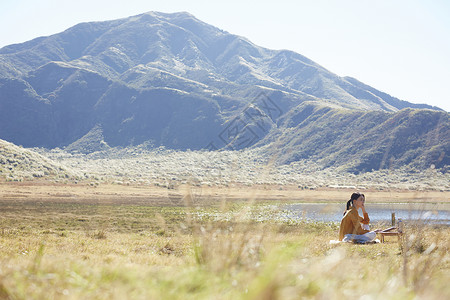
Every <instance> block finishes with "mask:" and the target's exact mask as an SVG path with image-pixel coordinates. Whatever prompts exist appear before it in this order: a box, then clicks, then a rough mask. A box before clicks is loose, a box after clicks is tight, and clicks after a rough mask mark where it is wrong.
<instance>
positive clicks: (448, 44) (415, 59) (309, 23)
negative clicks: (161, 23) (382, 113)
mask: <svg viewBox="0 0 450 300" xmlns="http://www.w3.org/2000/svg"><path fill="white" fill-rule="evenodd" d="M147 11H162V12H177V11H187V12H190V13H191V14H193V15H194V16H196V17H197V18H199V19H200V20H202V21H205V22H207V23H209V24H212V25H214V26H217V27H219V28H221V29H224V30H226V31H228V32H230V33H233V34H237V35H241V36H245V37H247V38H248V39H250V40H251V41H252V42H254V43H255V44H257V45H259V46H263V47H267V48H271V49H289V50H293V51H296V52H298V53H301V54H303V55H305V56H307V57H308V58H310V59H312V60H314V61H315V62H317V63H319V64H320V65H322V66H323V67H325V68H327V69H328V70H330V71H332V72H334V73H336V74H338V75H340V76H352V77H355V78H357V79H359V80H360V81H362V82H364V83H366V84H369V85H371V86H373V87H375V88H377V89H379V90H382V91H384V92H386V93H389V94H391V95H392V96H395V97H398V98H400V99H403V100H408V101H410V102H414V103H427V104H431V105H436V106H439V107H441V108H443V109H445V110H447V111H450V1H448V0H429V1H426V0H327V1H325V0H310V1H306V0H296V1H295V0H292V1H285V0H273V1H265V0H259V1H244V0H240V1H236V0H227V1H225V0H224V1H220V2H217V1H212V0H210V1H202V0H158V1H153V0H126V1H114V0H74V1H72V0H0V47H3V46H5V45H9V44H13V43H20V42H24V41H27V40H30V39H32V38H35V37H38V36H45V35H50V34H54V33H58V32H61V31H63V30H65V29H67V28H68V27H71V26H73V25H75V24H77V23H80V22H86V21H101V20H108V19H116V18H121V17H127V16H131V15H137V14H140V13H143V12H147Z"/></svg>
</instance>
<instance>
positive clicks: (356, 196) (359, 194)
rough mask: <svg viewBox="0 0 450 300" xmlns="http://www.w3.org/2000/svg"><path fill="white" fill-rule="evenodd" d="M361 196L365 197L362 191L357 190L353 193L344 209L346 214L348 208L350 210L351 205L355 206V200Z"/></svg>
mask: <svg viewBox="0 0 450 300" xmlns="http://www.w3.org/2000/svg"><path fill="white" fill-rule="evenodd" d="M361 196H363V197H364V194H361V193H360V192H356V193H353V194H352V196H351V197H350V200H348V201H347V209H346V210H345V211H344V215H345V213H346V212H347V210H349V209H350V207H351V206H353V200H356V199H358V198H359V197H361Z"/></svg>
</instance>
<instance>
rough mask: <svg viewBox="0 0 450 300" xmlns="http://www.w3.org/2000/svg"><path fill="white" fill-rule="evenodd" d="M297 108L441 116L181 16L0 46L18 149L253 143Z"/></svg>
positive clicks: (3, 99) (147, 16)
mask: <svg viewBox="0 0 450 300" xmlns="http://www.w3.org/2000/svg"><path fill="white" fill-rule="evenodd" d="M306 102H313V104H314V105H316V106H323V105H325V106H326V107H328V108H330V109H332V108H342V109H351V110H360V111H362V112H368V113H370V115H371V114H372V112H374V113H373V114H376V111H379V112H383V111H385V112H393V113H395V112H398V111H399V110H401V109H408V108H426V109H435V110H436V111H439V108H435V107H432V106H429V105H426V104H413V103H409V102H407V101H403V100H399V99H397V98H394V97H392V96H390V95H388V94H387V93H384V92H381V91H378V90H376V89H375V88H372V87H370V86H368V85H366V84H364V83H361V82H359V81H358V80H356V79H354V78H351V77H340V76H337V75H336V74H334V73H332V72H330V71H328V70H327V69H325V68H324V67H322V66H320V65H319V64H317V63H315V62H313V61H311V60H310V59H308V58H306V57H305V56H303V55H301V54H298V53H295V52H293V51H289V50H271V49H267V48H264V47H259V46H257V45H255V44H253V43H252V42H251V41H249V40H248V39H246V38H244V37H240V36H237V35H233V34H230V33H228V32H226V31H223V30H221V29H219V28H217V27H214V26H212V25H209V24H206V23H204V22H202V21H200V20H198V19H196V18H195V17H194V16H192V15H191V14H189V13H173V14H166V13H158V12H149V13H144V14H140V15H137V16H132V17H128V18H122V19H118V20H110V21H102V22H89V23H81V24H77V25H75V26H73V27H71V28H69V29H67V30H65V31H63V32H61V33H59V34H55V35H51V36H49V37H39V38H36V39H33V40H31V41H28V42H25V43H22V44H15V45H9V46H6V47H3V48H1V49H0V138H2V139H5V140H8V141H10V142H13V143H15V144H19V145H24V146H26V147H46V148H55V147H60V148H63V147H68V149H71V150H73V151H76V149H77V147H79V150H80V151H91V150H92V151H95V149H102V147H126V146H135V145H138V144H142V143H150V144H153V145H155V146H161V145H162V146H166V147H169V148H174V149H181V150H183V149H193V150H196V149H197V150H198V149H222V148H223V149H225V148H229V149H241V148H243V147H254V146H262V145H265V144H267V143H269V141H271V140H276V139H277V138H276V137H275V136H274V135H276V133H277V132H278V134H286V132H288V131H289V130H291V129H290V127H288V126H286V124H288V123H289V122H290V121H288V120H286V116H292V117H294V116H296V114H295V113H294V111H295V109H297V107H298V106H299V105H302V103H306ZM267 105H268V106H267ZM304 112H305V111H304ZM310 112H311V113H312V115H311V118H312V117H315V118H318V119H320V118H319V116H317V115H315V110H314V109H310ZM272 113H273V114H274V115H272ZM323 113H324V114H326V109H323ZM400 113H401V112H400ZM443 113H444V114H445V112H443ZM371 116H372V115H371ZM447 116H448V114H447ZM444 119H445V118H444ZM292 121H293V120H291V122H292ZM446 122H448V118H447V119H446ZM294 123H295V121H294ZM231 125H232V126H231ZM230 126H231V127H230ZM233 126H234V127H233ZM430 126H431V127H430V128H428V130H429V131H433V130H435V129H436V128H435V127H433V126H437V125H436V124H434V125H433V124H432V125H430ZM230 129H233V130H234V131H230ZM391 129H392V130H393V128H391ZM352 130H353V129H352ZM295 134H297V135H300V136H301V135H302V134H306V133H305V132H303V133H302V131H301V130H300V128H299V131H298V132H297V133H295ZM405 138H406V137H405ZM293 139H294V138H293ZM444 142H445V141H444ZM444 142H439V141H436V142H435V144H434V145H429V146H439V147H441V148H442V147H443V146H442V145H444V144H445V143H444ZM95 143H97V145H95ZM98 143H101V144H98ZM323 143H325V144H324V145H325V146H326V143H327V141H325V140H324V141H323ZM285 146H286V145H285ZM422 146H423V145H422ZM294 148H295V147H294ZM325 148H327V147H325ZM444 148H445V147H444ZM89 149H91V150H89ZM423 153H425V152H423ZM295 156H296V155H294V154H292V156H291V157H290V158H283V159H281V160H280V161H281V162H282V163H286V162H290V161H293V158H294V157H295ZM306 156H307V155H306ZM306 156H305V157H306ZM418 156H420V153H419V154H418ZM302 157H303V156H302ZM316 159H318V158H316ZM319 160H320V159H319ZM444 161H445V160H444ZM339 163H340V164H343V165H345V163H344V162H342V161H340V162H339ZM372 165H373V164H371V166H372ZM349 168H350V169H351V168H353V167H349ZM356 168H357V169H358V168H360V169H361V168H362V167H361V166H360V167H358V166H356ZM378 168H379V167H378ZM363 169H364V168H363Z"/></svg>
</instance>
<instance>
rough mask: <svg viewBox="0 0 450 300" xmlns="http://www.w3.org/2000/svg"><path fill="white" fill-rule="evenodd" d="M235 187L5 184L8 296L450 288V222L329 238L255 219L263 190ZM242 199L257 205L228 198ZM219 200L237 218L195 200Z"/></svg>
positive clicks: (3, 287)
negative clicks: (220, 215)
mask: <svg viewBox="0 0 450 300" xmlns="http://www.w3.org/2000/svg"><path fill="white" fill-rule="evenodd" d="M238 191H239V188H236V189H235V190H233V189H229V190H228V192H227V191H225V190H217V189H210V190H207V189H205V190H200V189H199V188H198V187H194V188H188V187H184V190H183V189H179V190H167V189H166V190H165V191H164V190H162V189H159V188H148V187H145V186H115V185H111V186H102V185H100V186H98V187H92V186H86V185H84V186H78V185H73V186H65V185H42V186H37V185H23V184H22V185H17V184H16V185H11V184H9V185H2V186H1V193H2V194H1V199H2V200H1V201H0V299H299V298H306V299H308V298H310V299H342V298H355V297H356V298H361V297H364V298H365V299H389V298H393V299H413V298H416V297H417V298H423V299H445V298H448V297H450V289H449V286H448V284H447V282H448V278H449V275H450V265H449V263H450V261H449V260H450V257H449V255H448V246H449V241H450V229H449V228H448V226H431V225H424V224H420V223H409V224H407V226H406V228H405V229H406V231H405V232H406V233H405V236H404V239H403V240H402V241H401V243H399V242H398V241H397V239H396V238H395V237H387V238H386V239H387V242H386V243H384V244H374V245H353V244H339V245H330V244H329V240H331V239H336V237H337V229H338V228H337V226H336V225H335V224H327V223H298V224H295V225H290V224H285V223H280V222H277V221H266V222H254V221H251V220H248V219H246V218H245V215H246V212H247V210H251V209H253V207H255V206H256V207H257V206H258V203H259V201H258V200H266V199H263V198H262V197H260V196H259V194H258V193H259V191H260V189H257V191H258V193H256V192H255V191H252V190H246V191H245V190H244V189H240V191H241V193H242V194H241V195H239V192H238ZM264 191H266V192H268V194H269V195H271V197H272V196H273V197H274V199H276V197H277V195H281V194H282V193H280V192H286V194H284V195H290V196H286V197H285V198H283V197H281V196H279V198H278V201H279V203H283V201H285V200H296V201H299V199H310V200H311V201H312V200H313V199H315V200H322V199H324V198H325V199H328V200H330V199H337V198H338V195H335V194H333V191H302V192H301V193H298V194H297V193H296V191H294V190H292V191H289V190H287V191H285V190H281V191H280V190H264V189H263V190H261V193H263V192H264ZM344 192H345V193H344ZM344 192H343V194H340V193H338V194H339V195H340V196H342V195H344V194H345V197H344V199H346V198H347V196H348V191H344ZM164 193H167V195H165V194H164ZM211 193H215V194H214V195H215V197H212V198H213V200H211ZM289 193H291V194H289ZM154 195H157V196H156V197H155V198H153V197H154ZM255 195H256V196H255ZM299 195H302V197H304V198H296V197H299ZM394 195H396V194H394ZM398 195H399V197H400V195H404V194H402V193H400V192H399V193H398ZM409 195H410V196H409V197H413V196H412V195H411V194H409ZM433 195H434V194H433ZM433 195H431V196H429V195H428V194H426V195H424V196H423V197H424V198H425V199H430V198H436V199H438V197H437V196H433ZM436 195H440V194H439V193H437V194H436ZM371 196H373V197H380V199H387V196H386V197H384V196H383V195H375V193H374V194H371ZM244 197H248V198H249V199H251V200H253V201H250V202H249V204H251V206H249V207H248V206H246V205H243V203H241V202H240V201H234V202H233V200H230V199H235V200H239V199H243V198H244ZM259 197H260V198H259ZM289 197H291V198H289ZM405 197H406V196H405ZM420 197H422V196H420ZM225 198H226V200H227V201H217V200H224V199H225ZM269 198H270V197H269ZM286 198H288V199H286ZM202 199H203V200H202ZM205 199H209V200H208V201H205ZM405 199H406V198H405ZM273 201H274V200H273ZM402 201H403V200H402ZM213 202H214V203H215V204H216V205H215V209H217V208H218V207H219V208H220V209H222V210H223V211H224V212H226V211H228V210H230V209H231V210H233V212H234V214H233V216H234V217H233V218H232V219H230V220H227V221H221V222H219V221H212V220H208V219H198V218H197V217H196V214H195V212H196V211H197V208H196V207H197V206H199V205H201V206H202V210H205V209H206V210H207V209H208V208H209V207H210V204H211V203H213ZM340 202H342V198H341V199H340ZM183 203H185V204H187V206H184V205H183ZM235 203H238V204H239V205H234V204H235ZM268 213H270V212H268Z"/></svg>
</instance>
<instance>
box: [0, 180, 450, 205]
mask: <svg viewBox="0 0 450 300" xmlns="http://www.w3.org/2000/svg"><path fill="white" fill-rule="evenodd" d="M357 190H358V189H350V188H342V189H336V188H317V189H308V190H306V189H300V188H298V187H296V186H292V185H291V186H279V185H253V186H242V185H238V184H236V185H234V186H228V187H216V186H190V185H179V186H174V187H172V188H167V187H160V186H154V185H118V184H110V183H102V184H92V183H88V182H80V183H78V184H75V183H55V182H50V181H26V182H0V199H1V201H2V202H3V201H14V200H15V201H50V202H53V201H56V202H87V203H89V202H91V203H92V202H93V201H94V202H95V203H100V202H101V203H121V202H126V203H136V204H139V203H145V204H147V205H149V204H156V205H161V204H164V203H165V202H167V203H169V204H171V205H174V204H178V205H182V204H184V202H185V200H183V199H184V198H185V197H186V196H187V195H191V199H193V200H194V201H195V202H199V203H202V204H208V203H210V204H213V203H217V202H221V201H224V200H226V201H239V202H241V201H255V202H258V203H266V202H267V203H270V202H274V201H275V202H289V203H293V202H298V203H312V202H314V203H343V202H345V201H346V200H347V198H349V196H350V194H351V193H352V192H354V191H357ZM360 191H361V192H363V193H364V194H365V195H366V199H367V200H368V201H370V202H371V203H450V192H449V191H436V190H431V191H414V190H399V189H393V190H390V191H386V190H382V191H380V190H371V189H366V190H360Z"/></svg>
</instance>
